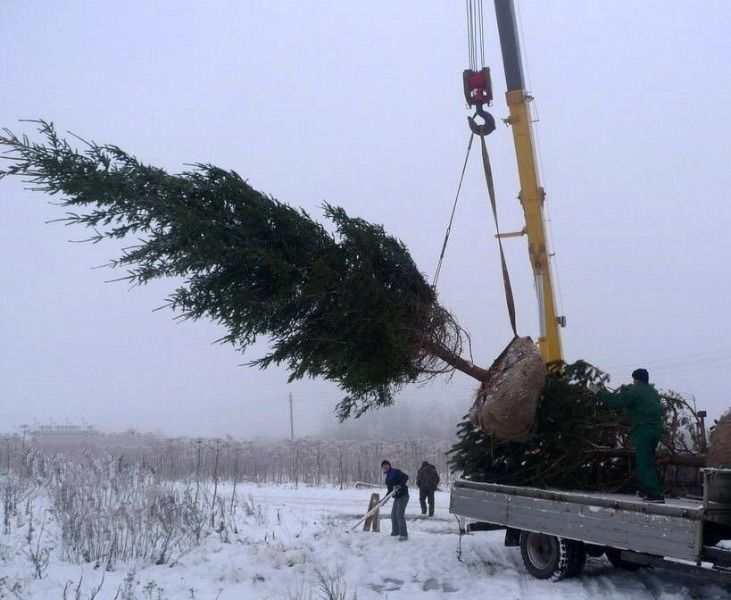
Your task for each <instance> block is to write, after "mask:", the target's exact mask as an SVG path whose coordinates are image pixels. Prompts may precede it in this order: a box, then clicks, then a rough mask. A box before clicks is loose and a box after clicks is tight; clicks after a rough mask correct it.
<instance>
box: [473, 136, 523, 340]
mask: <svg viewBox="0 0 731 600" xmlns="http://www.w3.org/2000/svg"><path fill="white" fill-rule="evenodd" d="M480 147H481V149H482V168H483V170H484V171H485V182H486V183H487V193H488V195H489V196H490V206H492V216H493V217H494V218H495V231H496V232H497V243H498V247H499V248H500V264H501V265H502V268H503V286H504V287H505V301H506V303H507V305H508V315H509V316H510V326H511V327H512V328H513V336H515V337H518V332H517V330H516V327H515V301H514V300H513V287H512V286H511V285H510V274H509V273H508V264H507V262H506V261H505V253H504V252H503V241H502V238H501V237H500V225H499V224H498V219H497V203H496V202H495V184H494V183H493V180H492V167H491V166H490V156H489V154H488V153H487V145H486V144H485V136H482V135H481V136H480Z"/></svg>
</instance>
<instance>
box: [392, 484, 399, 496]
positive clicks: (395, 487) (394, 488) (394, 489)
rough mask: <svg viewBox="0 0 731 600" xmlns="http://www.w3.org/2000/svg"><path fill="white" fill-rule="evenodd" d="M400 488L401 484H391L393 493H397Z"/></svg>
mask: <svg viewBox="0 0 731 600" xmlns="http://www.w3.org/2000/svg"><path fill="white" fill-rule="evenodd" d="M400 489H401V486H400V485H395V486H393V493H394V494H398V492H399V490H400Z"/></svg>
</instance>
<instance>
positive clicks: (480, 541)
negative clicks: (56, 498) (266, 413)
mask: <svg viewBox="0 0 731 600" xmlns="http://www.w3.org/2000/svg"><path fill="white" fill-rule="evenodd" d="M371 491H372V490H368V489H347V490H339V489H337V488H332V487H328V488H309V487H301V486H300V488H299V489H294V488H292V487H272V486H268V487H258V486H255V485H241V484H240V485H239V486H238V490H237V495H238V497H239V499H240V503H241V504H240V506H239V508H238V510H237V517H236V529H237V533H234V534H232V535H229V537H228V539H227V540H226V539H222V536H221V535H219V534H211V535H209V536H208V537H207V539H206V540H205V541H204V543H203V544H202V545H201V546H200V547H197V548H195V549H192V550H191V551H189V552H187V553H184V554H183V555H181V556H179V557H177V558H176V559H175V561H174V564H173V565H172V566H167V565H166V566H155V565H135V564H128V565H126V567H125V568H121V567H120V568H117V569H116V570H115V571H111V572H103V570H102V569H94V568H93V566H92V565H88V564H85V565H77V564H72V563H69V562H64V561H61V560H60V558H58V556H57V554H58V553H57V550H54V551H52V560H51V563H50V565H49V566H48V568H47V570H46V572H45V574H44V577H43V578H42V579H35V578H34V577H33V566H32V562H31V561H30V560H29V559H28V556H27V549H25V548H24V546H23V539H22V536H16V537H13V536H0V560H1V561H2V564H1V565H0V598H22V599H28V598H33V599H36V598H37V599H43V600H46V599H48V600H55V599H59V600H62V599H64V598H69V599H71V598H73V599H78V600H89V599H91V598H92V597H93V594H92V592H93V589H94V588H96V587H98V586H99V584H100V582H102V578H103V583H102V585H101V589H100V591H99V592H98V594H97V595H96V598H97V599H98V600H112V599H115V598H116V599H118V600H133V599H135V600H136V599H138V598H139V599H142V600H147V599H149V600H178V599H196V600H214V599H220V600H240V599H249V598H251V599H271V600H278V599H282V600H307V599H316V598H320V597H322V596H321V592H320V589H319V587H318V572H319V573H320V574H321V576H322V577H323V578H324V580H325V581H329V582H330V584H340V586H341V590H342V587H343V586H347V595H344V596H342V597H343V598H347V599H348V600H350V599H351V598H354V597H356V596H355V595H356V594H357V598H358V599H359V600H367V599H371V598H378V599H379V600H384V599H389V600H406V599H411V598H426V599H437V598H448V599H453V600H454V599H456V598H498V599H499V600H513V599H516V600H517V599H521V600H523V599H526V600H527V599H531V598H536V599H537V598H541V599H542V600H545V599H547V598H554V599H559V598H561V599H574V600H584V599H586V600H589V599H601V600H610V599H617V600H619V599H622V600H624V599H626V598H631V599H633V600H634V599H637V600H641V599H645V598H647V599H651V598H652V599H662V600H671V599H672V600H676V599H677V600H681V599H686V598H689V599H690V598H692V599H711V598H712V599H723V598H731V590H724V589H723V588H721V587H719V586H717V585H713V584H708V583H703V582H700V581H698V580H696V579H694V578H691V577H688V576H684V575H680V574H676V573H673V572H671V571H667V570H656V571H640V572H639V573H628V572H622V571H618V570H616V569H614V568H613V567H612V566H611V565H610V564H609V563H608V562H607V561H606V560H605V559H603V558H602V559H592V558H589V559H588V560H587V565H586V570H585V572H584V574H583V575H582V576H581V577H579V578H577V579H571V580H566V581H562V582H558V583H550V582H543V581H539V580H536V579H534V578H532V577H531V576H529V575H528V574H527V572H526V570H525V568H524V567H523V564H522V562H521V558H520V552H519V550H518V549H516V548H505V547H504V546H503V533H502V532H487V533H475V534H473V535H469V536H465V537H463V538H462V555H461V561H460V560H458V558H457V549H458V542H459V536H458V535H457V531H458V529H457V523H456V520H455V518H454V517H453V516H452V515H450V514H449V512H448V510H447V506H448V495H447V494H446V493H441V492H440V493H437V498H436V502H437V509H436V514H435V516H434V517H433V518H423V517H421V516H420V514H419V513H420V510H419V502H418V496H417V495H416V494H414V493H413V492H412V496H411V500H410V503H409V506H408V508H407V517H408V518H409V520H408V526H409V536H410V539H409V540H408V541H406V542H400V541H398V540H397V539H396V538H393V537H391V536H390V535H389V533H390V521H389V519H388V512H389V508H388V507H387V509H386V510H385V511H384V512H383V513H382V515H381V518H382V520H381V526H382V530H381V532H380V533H370V532H368V533H366V532H363V531H362V530H360V528H359V529H358V530H357V531H354V532H350V531H349V528H350V527H352V526H353V525H354V524H355V522H356V521H357V520H358V518H359V517H360V516H362V514H363V513H364V512H365V509H366V507H367V504H368V500H369V497H370V494H371ZM223 492H224V494H226V493H228V494H230V492H231V490H230V487H224V490H223ZM47 527H48V534H47V535H48V539H49V540H53V530H52V522H49V523H48V525H47ZM338 573H340V574H341V577H338ZM68 582H72V583H71V584H69V583H68ZM79 582H81V583H80V587H79V588H78V592H77V591H76V588H77V586H79ZM65 587H67V590H66V595H64V588H65Z"/></svg>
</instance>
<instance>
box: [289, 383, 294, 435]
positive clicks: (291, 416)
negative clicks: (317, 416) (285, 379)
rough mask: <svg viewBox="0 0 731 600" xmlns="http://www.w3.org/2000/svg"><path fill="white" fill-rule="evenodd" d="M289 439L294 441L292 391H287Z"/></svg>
mask: <svg viewBox="0 0 731 600" xmlns="http://www.w3.org/2000/svg"><path fill="white" fill-rule="evenodd" d="M289 439H290V440H292V441H293V442H294V412H293V410H292V392H289Z"/></svg>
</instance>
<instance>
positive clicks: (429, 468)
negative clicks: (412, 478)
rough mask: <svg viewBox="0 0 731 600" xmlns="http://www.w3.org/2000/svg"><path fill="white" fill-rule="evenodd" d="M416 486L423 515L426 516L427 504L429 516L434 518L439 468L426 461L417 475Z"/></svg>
mask: <svg viewBox="0 0 731 600" xmlns="http://www.w3.org/2000/svg"><path fill="white" fill-rule="evenodd" d="M416 485H417V487H418V488H419V504H421V514H422V515H425V514H426V508H427V504H428V505H429V516H430V517H433V516H434V492H436V491H437V486H438V485H439V473H438V472H437V468H436V467H435V466H434V465H432V464H431V463H428V462H427V461H424V462H423V463H421V466H420V467H419V471H418V473H417V474H416Z"/></svg>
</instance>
